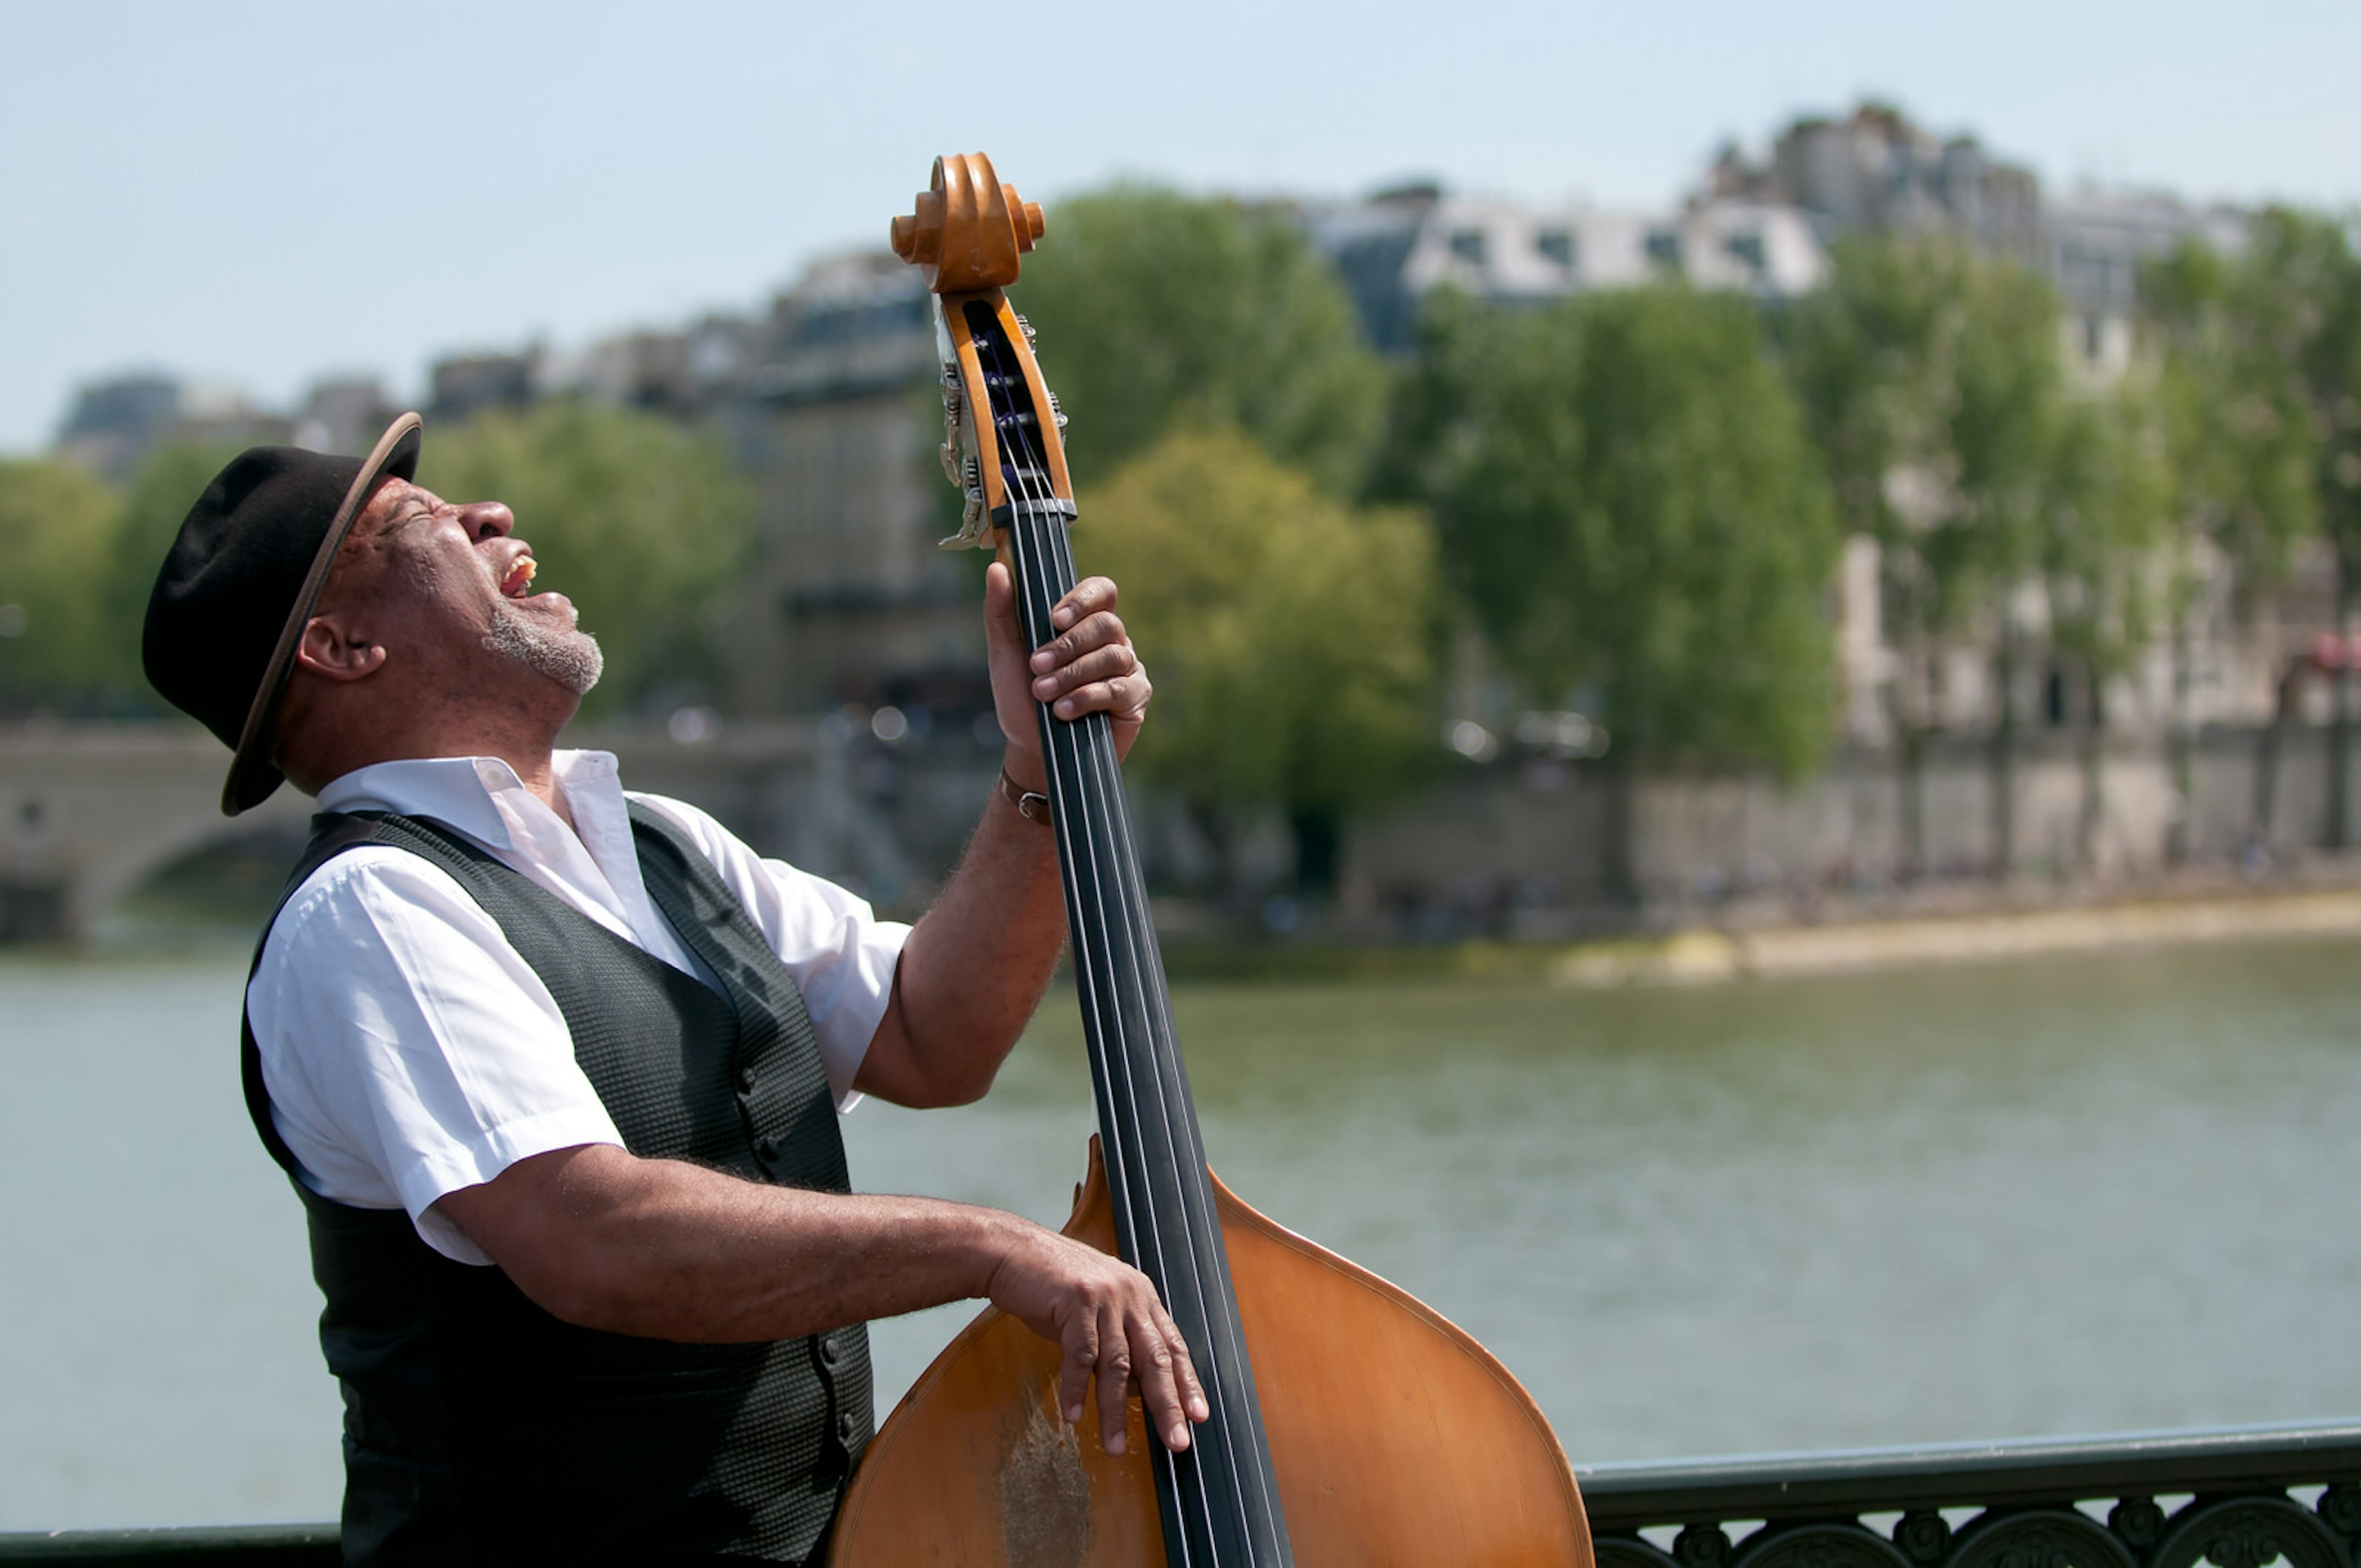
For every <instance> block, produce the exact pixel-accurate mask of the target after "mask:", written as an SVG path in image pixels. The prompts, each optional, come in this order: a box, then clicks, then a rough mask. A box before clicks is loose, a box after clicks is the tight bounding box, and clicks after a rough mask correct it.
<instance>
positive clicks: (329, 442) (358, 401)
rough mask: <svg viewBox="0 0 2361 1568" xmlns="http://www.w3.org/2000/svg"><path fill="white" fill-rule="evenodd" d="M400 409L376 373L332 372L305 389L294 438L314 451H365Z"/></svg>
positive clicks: (350, 452) (355, 452) (363, 453)
mask: <svg viewBox="0 0 2361 1568" xmlns="http://www.w3.org/2000/svg"><path fill="white" fill-rule="evenodd" d="M400 412H401V409H400V408H398V407H396V406H395V404H394V401H393V399H392V398H391V396H390V395H389V394H388V393H387V391H386V389H385V383H384V382H382V381H380V380H379V379H378V378H376V377H374V376H330V377H327V378H323V379H321V380H318V381H314V382H313V383H312V386H311V388H310V389H309V390H307V391H306V392H304V394H303V402H302V407H301V408H300V409H299V410H298V411H296V415H295V430H294V434H293V436H292V438H291V439H292V440H293V441H294V444H296V445H298V446H308V447H310V448H311V449H312V450H313V451H314V452H340V453H346V454H349V455H355V456H359V455H366V454H367V453H368V449H369V448H370V447H372V446H374V445H376V444H377V438H378V437H379V436H380V435H382V434H384V433H385V427H386V426H387V425H389V424H390V423H392V422H393V419H394V416H395V415H396V414H399V413H400Z"/></svg>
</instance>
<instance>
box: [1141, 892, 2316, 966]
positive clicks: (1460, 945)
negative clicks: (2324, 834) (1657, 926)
mask: <svg viewBox="0 0 2361 1568" xmlns="http://www.w3.org/2000/svg"><path fill="white" fill-rule="evenodd" d="M2339 936H2354V937H2361V886H2334V887H2297V888H2288V887H2276V888H2271V889H2268V890H2237V891H2231V890H2222V891H2204V892H2190V893H2180V894H2150V895H2147V896H2142V897H2136V898H2126V899H2122V900H2119V901H2105V902H2103V901H2095V900H2094V901H2091V902H2081V903H2075V904H2071V905H2048V906H2033V907H2015V908H1998V909H1995V908H1990V907H1986V908H1980V909H1962V910H1956V911H1943V910H1934V911H1920V912H1914V913H1878V914H1869V915H1861V916H1855V917H1852V918H1841V919H1830V920H1821V921H1812V922H1796V923H1789V924H1775V925H1774V924H1761V923H1756V922H1754V921H1735V920H1734V921H1730V922H1728V923H1722V924H1713V925H1706V924H1699V925H1696V926H1691V927H1682V928H1678V929H1675V930H1672V931H1667V932H1663V933H1657V934H1650V935H1646V936H1636V937H1612V938H1598V939H1593V940H1586V941H1574V942H1537V941H1505V940H1473V941H1465V942H1454V943H1444V944H1436V945H1433V946H1414V947H1400V946H1362V945H1346V944H1327V943H1321V942H1316V941H1305V942H1292V943H1277V944H1245V943H1224V942H1196V941H1178V942H1171V943H1170V944H1169V945H1168V947H1167V948H1166V960H1167V965H1168V967H1169V968H1170V970H1171V971H1172V973H1173V974H1174V975H1175V976H1176V977H1181V978H1187V979H1195V980H1301V981H1312V980H1337V981H1354V980H1364V981H1365V980H1380V979H1417V978H1436V979H1440V978H1450V977H1460V978H1467V979H1493V978H1497V979H1523V980H1543V981H1554V982H1555V983H1558V984H1563V985H1569V986H1588V987H1601V986H1621V985H1695V984H1709V983H1713V982H1716V981H1733V980H1743V979H1750V978H1782V977H1787V976H1801V975H1825V974H1856V973H1867V972H1872V971H1876V970H1898V969H1912V968H1923V967H1929V966H1937V965H1943V966H1949V965H1956V964H1973V963H1992V962H1999V961H2003V960H2007V959H2027V958H2045V957H2068V956H2072V955H2075V954H2082V953H2101V952H2113V951H2121V950H2127V949H2136V948H2160V947H2178V946H2186V945H2192V944H2204V943H2222V942H2241V941H2258V940H2266V939H2269V938H2302V937H2312V938H2317V937H2339Z"/></svg>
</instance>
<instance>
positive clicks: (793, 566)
mask: <svg viewBox="0 0 2361 1568" xmlns="http://www.w3.org/2000/svg"><path fill="white" fill-rule="evenodd" d="M753 337H754V339H755V340H756V341H757V342H758V343H759V345H760V346H759V348H758V349H756V350H755V351H754V352H753V353H752V356H751V363H750V364H749V365H748V366H747V367H746V369H745V373H744V378H743V381H742V384H741V389H740V392H739V395H738V396H736V397H734V398H732V399H730V400H727V401H726V402H723V403H721V404H719V406H718V407H717V410H716V413H715V418H716V419H717V420H718V421H719V423H720V424H721V426H722V427H723V428H724V429H725V430H727V431H728V432H729V433H730V439H731V441H732V443H733V444H734V445H735V446H736V448H737V450H738V451H739V453H740V454H741V456H742V458H743V459H744V461H745V463H746V466H747V468H748V470H749V472H751V473H752V475H753V477H754V482H755V487H756V498H757V499H756V509H757V510H756V545H755V557H754V561H753V564H752V567H751V568H750V570H749V572H748V576H747V580H746V584H745V587H744V589H743V590H742V593H741V598H740V600H739V603H738V606H737V609H736V611H735V613H734V614H733V616H732V617H731V624H730V639H731V641H732V644H733V647H734V649H735V651H736V652H737V654H738V657H736V658H735V659H734V660H733V661H732V663H733V665H734V668H735V673H736V677H737V681H738V685H737V687H736V689H735V690H734V691H733V692H732V693H731V694H730V696H731V698H732V700H733V702H734V704H735V706H736V707H739V708H740V709H741V711H747V712H755V713H784V712H796V711H808V710H810V709H813V708H817V707H824V706H829V705H833V704H836V703H840V702H847V701H857V702H861V703H864V704H868V705H872V706H873V705H877V704H881V703H893V704H895V705H897V706H901V707H919V708H929V709H936V710H961V711H964V710H970V709H980V708H982V707H986V706H988V704H989V692H988V689H987V688H986V686H985V685H984V683H983V634H982V621H981V617H980V615H979V612H978V610H977V608H976V607H977V602H978V597H979V596H978V586H977V581H978V576H979V569H978V565H977V563H976V561H975V559H974V558H973V556H972V554H969V553H965V552H961V553H957V554H949V553H946V552H944V551H942V550H940V549H939V548H937V542H938V541H939V540H940V539H941V538H942V537H943V536H945V535H946V534H949V533H951V532H956V530H957V527H958V518H957V515H956V510H955V502H956V497H955V496H954V494H953V492H952V490H951V488H950V485H949V484H948V483H947V482H946V481H945V479H944V477H943V474H942V469H941V465H940V461H939V457H938V455H937V451H936V443H937V442H938V441H939V439H940V435H941V404H940V401H939V392H938V377H939V366H938V361H937V358H936V353H935V338H934V326H933V314H932V310H931V307H930V304H929V302H928V295H927V292H926V291H925V289H924V287H923V286H922V284H921V281H920V280H919V277H918V274H917V271H916V270H915V269H912V268H909V267H906V266H905V265H903V264H902V263H901V262H900V261H899V260H897V259H896V258H895V257H894V256H892V255H891V254H890V253H888V252H884V251H861V252H855V253H852V254H850V255H845V256H840V257H836V258H830V259H828V260H825V261H822V262H819V263H818V264H817V265H815V266H814V267H812V268H811V269H809V270H808V271H807V272H806V273H805V274H804V276H803V277H802V278H801V279H800V280H798V281H797V282H796V284H795V286H794V287H792V288H790V289H788V290H787V291H785V292H784V293H782V294H780V295H779V296H778V298H777V299H776V300H775V301H774V302H773V305H772V308H771V311H770V313H769V315H768V317H767V318H766V319H765V320H764V321H763V322H762V323H760V326H759V329H758V330H757V331H756V332H755V333H754V334H753Z"/></svg>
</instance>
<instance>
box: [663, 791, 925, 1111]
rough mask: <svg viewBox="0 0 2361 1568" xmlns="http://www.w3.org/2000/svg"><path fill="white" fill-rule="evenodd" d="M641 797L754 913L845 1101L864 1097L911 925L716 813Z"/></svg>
mask: <svg viewBox="0 0 2361 1568" xmlns="http://www.w3.org/2000/svg"><path fill="white" fill-rule="evenodd" d="M631 799H633V800H636V801H638V802H640V803H641V804H642V805H643V806H651V807H653V809H655V810H657V811H660V812H662V813H663V814H664V817H666V819H668V820H669V821H671V822H672V823H673V824H675V826H676V827H678V828H680V830H681V831H682V832H683V833H685V834H686V835H687V836H688V839H689V841H690V842H691V843H693V844H695V845H696V846H697V849H698V850H702V851H703V852H704V855H705V858H706V859H707V860H708V861H711V862H712V863H713V869H714V870H715V871H716V872H719V874H720V877H721V880H722V882H723V883H725V884H726V885H727V886H728V887H729V889H730V892H731V893H734V894H737V895H738V901H739V902H740V903H741V904H743V905H745V906H746V912H747V913H748V914H749V915H751V916H752V917H753V920H754V925H755V927H756V929H758V930H760V931H761V932H762V934H763V940H764V941H766V942H768V943H769V944H770V947H771V951H773V952H774V953H776V954H777V955H778V957H779V961H780V962H781V963H782V964H785V966H786V970H787V972H788V973H789V974H790V975H792V976H794V977H795V981H796V989H797V990H799V991H801V992H803V997H804V1011H806V1012H807V1013H808V1014H811V1021H812V1033H813V1034H814V1035H815V1036H818V1042H819V1056H820V1062H821V1065H822V1066H824V1067H825V1068H826V1069H828V1084H829V1091H831V1092H833V1093H834V1094H835V1096H836V1105H837V1109H838V1110H840V1111H850V1110H851V1109H852V1108H853V1106H855V1105H857V1104H859V1103H860V1102H861V1096H860V1095H858V1094H856V1093H854V1092H853V1091H852V1080H853V1078H854V1076H855V1075H856V1074H858V1073H859V1072H860V1070H861V1062H862V1058H863V1057H865V1056H867V1055H868V1054H869V1040H870V1037H871V1036H873V1035H875V1034H876V1033H877V1022H878V1020H879V1019H881V1018H883V1017H884V1016H885V1004H886V1003H887V1002H888V1001H890V1000H892V997H893V993H894V969H895V965H896V964H897V963H899V962H900V961H901V957H902V943H903V941H904V940H905V939H906V938H907V937H908V936H909V935H910V927H908V926H906V925H905V924H904V923H902V922H901V921H898V920H880V919H878V918H877V916H876V913H875V911H873V910H872V909H871V908H870V907H869V905H868V903H867V901H865V900H863V899H862V898H859V897H856V896H855V895H854V894H851V893H849V892H847V891H846V890H844V889H843V888H840V887H839V886H837V885H836V883H832V882H829V881H828V880H827V879H826V878H824V877H817V876H814V875H812V874H811V873H810V872H805V871H798V870H796V868H795V867H794V866H791V865H789V864H787V863H786V862H785V861H768V860H764V859H763V857H762V856H760V855H758V854H756V853H755V852H754V851H753V850H752V849H749V848H748V847H747V845H746V844H745V842H744V841H743V840H742V839H739V838H738V837H737V835H735V834H733V833H731V832H730V830H729V829H728V828H724V827H722V826H721V824H719V822H716V821H715V820H714V819H713V818H712V817H708V816H707V815H706V814H705V813H704V812H702V811H699V810H698V809H697V807H695V806H689V805H687V804H686V803H684V802H681V801H677V800H671V799H668V798H666V797H665V796H663V795H637V794H634V795H631Z"/></svg>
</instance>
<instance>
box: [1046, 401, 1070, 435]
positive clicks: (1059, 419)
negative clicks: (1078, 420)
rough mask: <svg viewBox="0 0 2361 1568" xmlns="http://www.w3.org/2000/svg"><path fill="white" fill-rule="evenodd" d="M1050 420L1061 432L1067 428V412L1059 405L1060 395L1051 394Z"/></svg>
mask: <svg viewBox="0 0 2361 1568" xmlns="http://www.w3.org/2000/svg"><path fill="white" fill-rule="evenodd" d="M1049 418H1050V420H1051V422H1054V423H1055V424H1056V425H1057V427H1058V428H1059V429H1060V430H1063V429H1065V428H1066V411H1065V410H1064V409H1063V408H1061V407H1060V406H1059V404H1058V394H1057V393H1055V392H1052V393H1050V394H1049Z"/></svg>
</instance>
